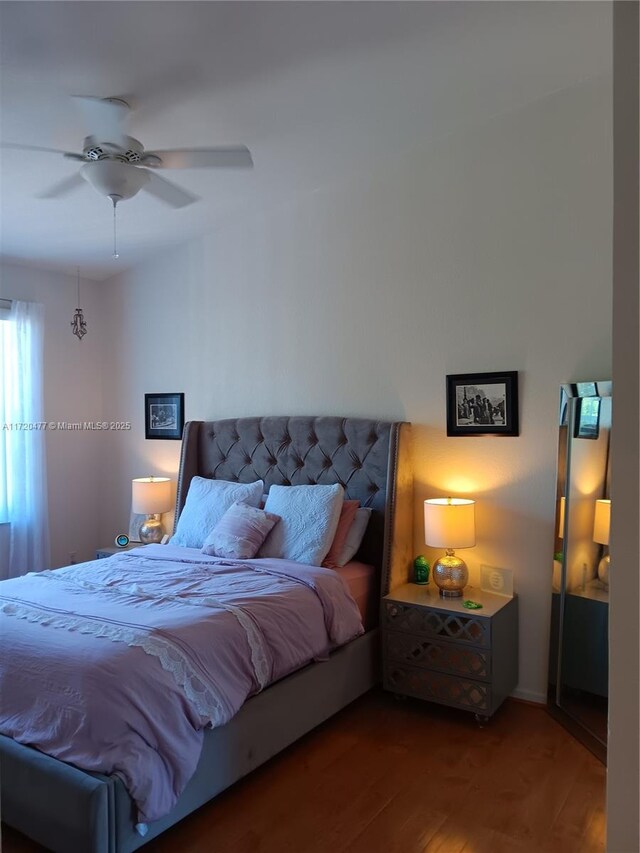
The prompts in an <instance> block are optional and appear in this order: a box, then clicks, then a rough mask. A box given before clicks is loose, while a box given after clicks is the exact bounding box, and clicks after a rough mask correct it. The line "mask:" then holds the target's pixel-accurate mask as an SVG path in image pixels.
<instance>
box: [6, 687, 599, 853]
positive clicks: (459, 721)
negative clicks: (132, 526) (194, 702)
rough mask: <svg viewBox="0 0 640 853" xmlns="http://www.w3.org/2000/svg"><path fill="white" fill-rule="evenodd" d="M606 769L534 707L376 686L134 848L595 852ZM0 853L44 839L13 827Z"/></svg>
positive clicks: (161, 851)
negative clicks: (474, 704)
mask: <svg viewBox="0 0 640 853" xmlns="http://www.w3.org/2000/svg"><path fill="white" fill-rule="evenodd" d="M604 809H605V768H604V767H603V766H602V765H601V764H600V763H599V761H598V760H597V759H596V758H595V757H594V756H593V755H591V753H590V752H588V751H587V750H586V749H585V748H584V747H583V746H581V745H580V744H579V743H578V742H577V741H576V740H574V739H573V738H572V737H571V735H569V734H568V732H566V731H565V730H564V729H563V728H562V727H561V726H560V725H559V724H558V723H557V722H555V721H554V720H553V719H552V718H551V717H550V716H549V715H548V714H547V713H546V712H545V711H544V709H542V708H537V707H535V706H531V705H526V704H523V703H519V702H507V703H506V704H505V705H504V706H503V708H501V709H500V711H498V713H497V714H496V715H495V717H494V718H493V720H492V721H491V722H490V723H489V724H488V725H487V726H486V727H485V728H483V729H480V728H478V726H477V725H476V723H475V722H474V720H473V717H472V716H471V715H470V714H466V713H463V712H457V711H453V710H450V709H446V708H441V707H438V706H435V705H429V704H424V703H420V702H418V701H412V700H406V701H397V700H395V699H394V698H393V697H391V696H389V695H388V694H384V693H382V692H381V691H373V692H371V693H369V694H367V695H366V696H364V697H363V698H362V699H360V700H358V701H357V702H355V703H354V704H353V705H351V706H350V707H349V708H346V709H345V710H344V711H342V712H341V713H340V714H338V715H337V716H336V717H334V718H333V719H332V720H329V721H328V722H327V723H325V724H324V725H323V726H321V727H320V728H318V729H316V730H315V731H314V732H312V733H311V734H309V735H307V736H306V737H305V738H303V739H302V740H301V741H298V743H297V744H294V745H293V746H292V747H290V748H289V749H287V750H286V751H285V752H284V753H282V754H280V755H279V756H276V758H274V759H272V760H271V761H270V762H269V763H268V764H266V765H264V766H263V767H261V768H259V769H258V770H256V771H255V772H254V773H252V774H251V775H250V776H248V777H247V778H246V779H244V780H242V781H241V782H238V783H237V784H236V785H234V786H233V788H231V789H229V790H228V791H225V792H224V793H223V794H221V795H220V796H219V797H217V798H216V799H215V800H214V801H212V802H211V803H209V804H208V805H206V806H204V807H203V808H202V809H201V810H200V811H198V812H196V813H195V814H193V815H191V816H190V817H188V818H186V819H185V820H183V821H182V822H181V823H180V824H179V825H178V826H176V827H174V828H173V829H171V830H169V831H168V832H166V833H165V834H164V835H162V836H161V837H160V838H158V839H156V840H155V841H151V842H149V844H147V845H146V846H145V847H143V848H142V850H143V851H144V853H175V851H177V850H179V851H180V853H463V851H464V853H556V851H557V853H574V851H575V853H596V852H597V853H601V851H604V849H605V845H604V836H605V813H604ZM3 841H4V844H3V847H2V849H3V851H4V853H36V851H42V850H43V848H41V847H39V846H37V845H34V844H32V843H31V842H29V841H27V840H26V839H24V838H22V837H21V836H18V835H17V833H15V832H12V831H11V830H6V832H5V833H4V837H3Z"/></svg>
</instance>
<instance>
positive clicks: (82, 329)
mask: <svg viewBox="0 0 640 853" xmlns="http://www.w3.org/2000/svg"><path fill="white" fill-rule="evenodd" d="M76 270H77V273H78V307H77V308H76V312H75V314H74V315H73V320H72V321H71V328H72V330H73V334H74V335H75V336H76V337H77V339H78V340H79V341H81V340H82V339H83V338H84V336H85V335H86V334H87V321H86V320H85V319H84V314H83V313H82V308H81V307H80V267H76Z"/></svg>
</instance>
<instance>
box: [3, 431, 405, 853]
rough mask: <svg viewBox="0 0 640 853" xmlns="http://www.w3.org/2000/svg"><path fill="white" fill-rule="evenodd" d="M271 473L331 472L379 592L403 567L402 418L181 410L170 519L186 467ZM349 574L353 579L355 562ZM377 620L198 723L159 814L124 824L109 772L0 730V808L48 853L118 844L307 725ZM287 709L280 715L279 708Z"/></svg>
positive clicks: (361, 674)
mask: <svg viewBox="0 0 640 853" xmlns="http://www.w3.org/2000/svg"><path fill="white" fill-rule="evenodd" d="M196 476H197V477H206V478H210V479H217V480H226V481H232V482H236V481H237V482H240V483H250V482H253V481H255V480H256V479H262V480H263V481H264V483H265V485H266V487H271V486H273V485H279V486H289V485H307V484H332V483H340V484H342V485H343V486H344V489H345V498H348V499H355V500H359V501H360V503H361V505H362V506H367V507H370V508H371V509H372V513H371V520H370V523H369V525H368V527H367V531H366V533H365V537H364V539H363V541H362V545H361V547H360V551H359V552H358V554H357V555H356V560H357V562H358V563H359V564H360V565H369V566H373V567H374V570H375V572H376V581H375V582H376V587H377V588H378V589H379V592H380V593H381V594H385V593H386V592H387V591H388V590H389V588H392V587H393V586H396V585H397V584H400V583H404V582H406V580H407V579H408V575H409V567H410V565H411V548H412V536H411V531H412V514H413V507H412V477H411V467H410V460H409V424H406V423H394V422H386V421H376V420H369V419H361V418H336V417H301V416H295V417H283V416H280V417H269V418H240V419H227V420H219V421H207V422H203V421H192V422H189V423H188V424H187V425H186V427H185V432H184V436H183V443H182V453H181V461H180V470H179V477H178V489H177V499H176V521H177V520H178V519H179V516H180V513H181V511H182V510H183V508H184V505H185V501H186V497H187V493H188V489H189V485H190V483H191V480H192V478H193V477H196ZM353 572H354V576H353V578H352V581H353V582H356V583H361V582H362V573H361V572H360V573H359V571H358V569H357V566H356V568H355V569H354V570H353ZM378 661H379V654H378V631H377V628H376V627H375V625H371V626H370V629H369V630H367V631H366V632H365V633H364V634H363V635H362V636H359V637H357V638H356V639H354V640H352V641H350V642H348V643H347V644H346V645H343V646H341V647H340V648H338V649H337V650H335V651H334V652H333V653H332V654H331V655H330V657H329V659H328V660H325V661H322V662H318V663H311V664H309V665H306V666H304V667H303V668H301V669H299V670H297V671H296V672H294V673H293V674H291V675H288V676H286V677H285V678H283V679H281V680H279V681H277V682H276V683H275V684H272V685H271V686H269V687H268V688H267V689H265V690H263V691H262V692H260V693H258V694H257V695H255V696H252V697H251V698H250V699H248V701H246V702H245V703H244V705H243V706H242V708H241V709H240V711H239V712H238V713H237V714H236V715H235V716H234V717H233V718H232V719H231V720H230V722H228V723H227V724H226V725H224V726H221V727H219V728H213V729H210V730H208V731H207V732H206V734H205V737H204V744H203V747H202V752H201V755H200V760H199V762H198V765H197V769H196V771H195V773H194V775H193V776H192V778H191V780H190V781H189V782H188V784H187V786H186V788H185V790H184V791H183V793H182V794H181V796H180V798H179V799H178V802H177V803H176V805H175V806H174V807H173V808H172V809H171V811H170V812H169V814H167V815H165V816H164V817H162V818H160V819H158V820H154V821H153V822H151V823H149V824H148V826H147V827H145V829H146V834H145V835H144V836H143V835H141V834H140V832H139V831H136V818H135V810H134V807H133V803H132V800H131V797H130V796H129V794H128V792H127V790H126V788H125V786H124V784H123V783H122V781H121V780H120V779H119V778H118V777H117V776H105V775H103V774H100V773H92V772H86V771H83V770H80V769H78V768H77V767H75V766H73V765H71V764H67V763H65V762H63V761H60V760H57V759H55V758H52V757H50V756H48V755H46V754H44V753H42V752H40V751H38V750H35V749H32V748H30V747H27V746H23V745H21V744H19V743H17V742H16V741H14V740H12V739H11V738H8V737H4V736H0V762H1V765H0V766H1V779H0V782H1V785H2V788H1V793H2V819H3V820H4V821H5V822H6V823H8V824H9V825H11V826H13V827H15V828H16V829H18V830H19V831H21V832H23V833H24V834H25V835H27V836H29V837H31V838H32V839H34V840H35V841H37V842H39V843H41V844H43V845H45V846H46V847H48V848H50V849H52V850H54V851H60V853H72V851H73V853H128V851H133V850H135V849H137V848H138V847H141V846H142V845H143V844H145V843H147V842H148V841H149V840H151V839H152V838H154V837H156V836H157V835H159V834H160V833H161V832H163V831H164V830H165V829H167V828H168V827H169V826H172V825H173V824H175V823H176V822H177V821H179V820H181V819H182V818H183V817H185V816H186V815H187V814H189V813H190V812H192V811H194V810H195V809H197V808H198V807H199V806H201V805H202V804H203V803H205V802H207V801H208V800H210V799H211V798H212V797H214V796H216V795H217V794H218V793H220V792H221V791H222V790H224V789H225V788H227V787H228V786H229V785H232V784H233V783H234V782H235V781H237V780H238V779H240V778H242V777H243V776H244V775H246V774H247V773H249V772H250V771H251V770H253V769H254V768H256V767H258V766H259V765H260V764H262V763H263V762H265V761H267V760H268V759H269V758H271V757H272V756H273V755H275V754H276V753H278V752H279V751H281V750H282V749H284V748H285V747H286V746H288V745H289V744H291V743H293V742H294V741H295V740H297V739H298V738H299V737H301V736H302V735H304V734H305V733H307V732H309V731H310V730H311V729H313V728H314V727H315V726H317V725H319V724H320V723H321V722H323V721H324V720H326V719H327V718H328V717H330V716H331V715H332V714H335V713H336V712H337V711H339V710H340V709H341V708H343V707H345V706H346V705H347V704H349V703H350V702H352V701H353V700H354V699H356V698H357V697H358V696H360V695H361V694H362V693H364V692H366V691H367V690H368V689H370V688H371V687H372V686H373V685H374V684H376V683H377V681H378V680H379V662H378ZM285 708H286V709H287V713H286V715H284V714H283V709H285Z"/></svg>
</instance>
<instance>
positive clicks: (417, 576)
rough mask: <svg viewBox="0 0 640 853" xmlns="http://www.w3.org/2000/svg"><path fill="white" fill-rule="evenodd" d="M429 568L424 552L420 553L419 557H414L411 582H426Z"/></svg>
mask: <svg viewBox="0 0 640 853" xmlns="http://www.w3.org/2000/svg"><path fill="white" fill-rule="evenodd" d="M430 569H431V566H430V565H429V561H428V560H427V558H426V557H425V556H424V554H420V556H419V557H416V558H415V560H414V561H413V582H414V583H419V584H422V585H424V584H428V583H429V570H430Z"/></svg>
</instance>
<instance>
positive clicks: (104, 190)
mask: <svg viewBox="0 0 640 853" xmlns="http://www.w3.org/2000/svg"><path fill="white" fill-rule="evenodd" d="M80 174H81V175H82V177H83V178H84V179H85V181H87V183H88V184H90V185H91V186H92V187H93V188H94V190H95V191H96V192H97V193H99V194H100V195H102V196H106V197H107V198H112V196H118V201H121V200H124V199H127V198H133V196H134V195H136V194H137V193H138V192H139V191H140V190H141V189H142V187H143V186H144V185H145V184H146V183H147V181H148V180H149V174H148V173H147V172H146V171H144V169H139V168H137V167H136V166H132V165H131V164H130V163H123V162H121V161H120V160H94V161H92V162H91V163H85V165H84V166H82V168H81V169H80Z"/></svg>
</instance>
